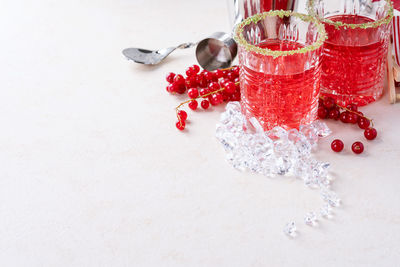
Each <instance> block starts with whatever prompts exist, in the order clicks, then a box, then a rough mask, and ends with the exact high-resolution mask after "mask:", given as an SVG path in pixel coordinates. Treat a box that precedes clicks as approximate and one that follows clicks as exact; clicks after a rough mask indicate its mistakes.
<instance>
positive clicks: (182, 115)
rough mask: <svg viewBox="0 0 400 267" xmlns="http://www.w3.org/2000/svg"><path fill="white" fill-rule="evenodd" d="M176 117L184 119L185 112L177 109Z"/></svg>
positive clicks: (185, 117)
mask: <svg viewBox="0 0 400 267" xmlns="http://www.w3.org/2000/svg"><path fill="white" fill-rule="evenodd" d="M178 118H180V120H181V121H185V120H186V119H187V113H186V111H184V110H179V111H178Z"/></svg>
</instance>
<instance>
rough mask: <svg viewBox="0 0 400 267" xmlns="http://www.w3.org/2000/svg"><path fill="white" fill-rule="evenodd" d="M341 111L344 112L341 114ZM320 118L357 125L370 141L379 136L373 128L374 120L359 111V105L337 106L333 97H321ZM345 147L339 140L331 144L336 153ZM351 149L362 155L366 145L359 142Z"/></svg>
mask: <svg viewBox="0 0 400 267" xmlns="http://www.w3.org/2000/svg"><path fill="white" fill-rule="evenodd" d="M341 110H344V111H343V112H341ZM318 117H319V118H321V119H326V118H329V119H334V120H340V121H341V122H343V123H353V124H356V123H357V124H358V127H359V128H360V129H363V130H364V136H365V138H366V139H368V140H373V139H375V138H376V136H377V134H378V133H377V131H376V129H375V128H373V125H374V123H373V120H372V119H370V118H368V117H366V116H364V114H363V113H362V112H360V111H358V107H357V105H355V104H349V105H347V106H346V107H344V106H341V105H339V104H337V103H336V101H335V100H334V99H333V98H331V97H323V96H320V97H319V107H318ZM370 125H371V127H370ZM343 147H344V145H343V142H342V141H341V140H339V139H336V140H333V141H332V143H331V148H332V150H333V151H335V152H340V151H342V150H343ZM351 149H352V150H353V152H354V153H356V154H360V153H362V152H363V151H364V145H363V143H361V142H360V141H357V142H354V143H353V145H352V147H351Z"/></svg>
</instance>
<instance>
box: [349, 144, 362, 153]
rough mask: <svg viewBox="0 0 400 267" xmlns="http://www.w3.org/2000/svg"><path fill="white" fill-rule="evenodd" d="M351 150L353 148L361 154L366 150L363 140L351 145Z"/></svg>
mask: <svg viewBox="0 0 400 267" xmlns="http://www.w3.org/2000/svg"><path fill="white" fill-rule="evenodd" d="M351 150H353V152H354V153H356V154H361V153H362V152H363V151H364V145H363V143H361V142H358V141H357V142H354V143H353V145H352V146H351Z"/></svg>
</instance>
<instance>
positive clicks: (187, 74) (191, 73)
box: [186, 67, 196, 77]
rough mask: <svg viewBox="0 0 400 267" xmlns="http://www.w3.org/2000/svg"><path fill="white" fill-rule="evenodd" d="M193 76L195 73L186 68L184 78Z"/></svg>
mask: <svg viewBox="0 0 400 267" xmlns="http://www.w3.org/2000/svg"><path fill="white" fill-rule="evenodd" d="M193 75H196V73H195V72H194V71H193V69H192V68H191V67H189V68H187V69H186V76H187V77H190V76H193Z"/></svg>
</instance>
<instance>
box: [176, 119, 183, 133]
mask: <svg viewBox="0 0 400 267" xmlns="http://www.w3.org/2000/svg"><path fill="white" fill-rule="evenodd" d="M175 125H176V128H178V130H180V131H183V130H184V129H185V122H184V121H178V122H176V124H175Z"/></svg>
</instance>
